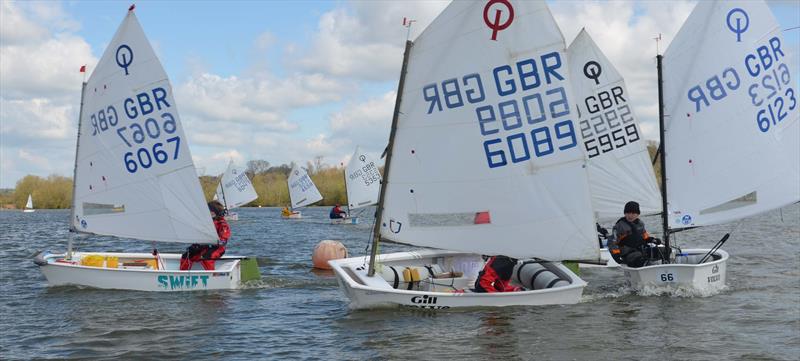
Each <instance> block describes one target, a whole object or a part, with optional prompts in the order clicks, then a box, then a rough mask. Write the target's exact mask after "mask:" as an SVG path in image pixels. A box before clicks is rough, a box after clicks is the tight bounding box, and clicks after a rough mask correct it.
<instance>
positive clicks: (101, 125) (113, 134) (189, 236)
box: [72, 11, 217, 243]
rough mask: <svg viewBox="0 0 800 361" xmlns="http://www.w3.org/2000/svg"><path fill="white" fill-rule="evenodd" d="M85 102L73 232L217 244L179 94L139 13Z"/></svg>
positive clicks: (115, 43)
mask: <svg viewBox="0 0 800 361" xmlns="http://www.w3.org/2000/svg"><path fill="white" fill-rule="evenodd" d="M83 101H84V103H83V111H82V114H81V126H80V130H79V131H80V133H79V137H78V154H77V160H76V162H77V164H76V171H75V194H74V198H73V199H74V200H73V207H74V218H73V219H72V223H73V228H74V229H75V230H77V231H79V232H87V233H95V234H102V235H113V236H119V237H129V238H137V239H143V240H153V241H171V242H183V243H213V242H216V240H217V235H216V232H215V230H214V227H213V225H212V222H211V217H210V215H209V211H208V207H207V206H206V202H205V199H204V198H203V192H202V190H201V188H200V182H199V181H198V178H197V173H196V172H195V168H194V164H193V162H192V156H191V154H190V153H189V146H188V140H187V139H186V136H185V134H184V131H183V126H182V124H181V121H180V116H179V115H178V110H177V107H176V104H175V98H174V96H173V94H172V86H171V85H170V83H169V80H168V79H167V75H166V73H165V72H164V69H163V68H162V66H161V63H160V62H159V61H158V58H157V57H156V54H155V53H154V52H153V48H152V47H151V46H150V43H149V42H148V40H147V38H146V37H145V35H144V32H143V31H142V28H141V26H140V25H139V22H138V20H137V19H136V15H135V14H134V13H133V11H129V12H128V14H127V16H126V17H125V19H124V20H123V22H122V24H121V25H120V27H119V29H118V30H117V32H116V34H115V35H114V37H113V39H112V40H111V42H110V43H109V45H108V47H107V48H106V51H105V52H104V53H103V56H102V57H101V58H100V62H99V63H98V64H97V68H96V69H95V70H94V72H92V75H91V77H90V78H89V80H88V82H87V84H86V86H85V88H84V94H83Z"/></svg>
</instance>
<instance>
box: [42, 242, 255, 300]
mask: <svg viewBox="0 0 800 361" xmlns="http://www.w3.org/2000/svg"><path fill="white" fill-rule="evenodd" d="M90 257H91V258H93V259H94V260H99V262H86V260H89V259H90ZM159 257H160V258H161V261H162V262H161V264H162V265H161V266H157V261H156V260H155V258H154V257H153V255H151V254H149V253H111V252H91V253H86V252H73V253H72V257H71V259H70V260H66V259H65V255H64V254H51V253H49V252H42V253H40V254H39V255H38V256H36V258H35V260H34V262H35V263H36V264H37V265H38V266H39V269H40V270H41V271H42V274H43V275H44V276H45V278H46V279H47V283H48V284H49V285H50V286H79V287H89V288H100V289H118V290H131V291H155V292H171V291H204V290H221V289H235V288H239V287H240V286H241V285H242V283H243V282H246V281H248V280H253V279H259V278H260V275H259V274H258V266H257V264H256V263H255V259H248V258H241V257H222V258H221V259H219V260H216V262H215V268H216V269H215V270H210V271H206V270H204V269H203V268H202V266H201V265H200V264H199V263H195V264H194V265H193V267H192V269H191V270H187V271H181V270H179V263H180V258H181V255H180V254H160V255H159ZM112 260H113V261H112ZM243 270H244V272H243Z"/></svg>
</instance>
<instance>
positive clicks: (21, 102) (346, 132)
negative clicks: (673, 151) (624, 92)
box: [0, 0, 800, 188]
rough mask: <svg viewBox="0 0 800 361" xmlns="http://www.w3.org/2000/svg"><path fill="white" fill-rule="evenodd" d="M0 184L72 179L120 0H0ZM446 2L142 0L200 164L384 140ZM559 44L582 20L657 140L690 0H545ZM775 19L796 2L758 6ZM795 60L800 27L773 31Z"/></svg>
mask: <svg viewBox="0 0 800 361" xmlns="http://www.w3.org/2000/svg"><path fill="white" fill-rule="evenodd" d="M0 3H1V4H2V5H1V6H2V8H0V188H12V187H14V185H15V184H16V182H17V180H19V179H20V178H21V177H23V176H25V175H27V174H35V175H39V176H47V175H50V174H60V175H65V176H70V177H71V176H72V167H73V163H74V157H75V153H74V152H75V139H76V126H77V119H78V108H79V105H80V104H79V103H80V88H81V81H82V75H81V74H80V73H79V72H78V69H79V68H80V66H81V65H83V64H87V65H88V69H89V71H90V72H91V70H92V69H93V67H94V65H95V64H96V63H97V61H98V59H99V58H100V56H101V55H102V53H103V51H104V49H105V47H106V45H107V44H108V42H109V41H110V40H111V37H112V36H113V34H114V32H115V31H116V30H117V27H118V26H119V24H120V23H121V22H122V19H123V18H124V16H125V14H126V12H127V9H128V6H129V5H130V1H126V2H119V1H105V2H103V1H69V2H57V1H25V2H17V1H6V0H0ZM447 3H448V2H447V1H444V2H439V1H416V2H415V1H407V0H406V1H286V2H282V1H269V2H266V1H265V2H258V1H238V2H237V1H226V2H213V1H192V2H189V1H158V2H156V1H139V2H138V3H137V7H136V15H137V17H138V18H139V21H140V23H141V24H142V27H143V28H144V31H145V34H146V35H147V37H148V38H149V40H150V42H151V43H152V44H153V47H154V48H155V49H156V52H157V54H158V55H159V58H160V60H161V63H162V64H163V65H164V67H165V69H166V70H167V73H168V74H169V77H170V80H171V82H172V86H173V88H174V90H175V97H176V102H177V106H178V109H179V110H180V114H181V118H182V121H183V125H184V129H185V132H186V134H187V136H188V137H189V144H190V146H191V149H192V155H193V156H194V160H195V164H196V166H197V168H198V173H200V174H201V175H202V174H207V175H216V174H219V173H221V172H222V171H223V170H224V168H225V166H226V164H227V161H228V160H229V159H233V160H234V161H236V162H237V163H239V164H243V163H244V162H246V161H247V160H251V159H264V160H267V161H269V162H270V163H271V164H274V165H279V164H281V163H289V162H291V161H295V162H298V163H305V162H306V161H308V160H311V159H313V158H314V157H316V156H322V157H323V161H324V162H325V163H328V164H331V165H333V164H339V163H340V162H346V161H347V160H348V158H349V156H350V154H351V153H352V152H353V150H354V148H355V146H356V145H361V146H362V147H363V148H365V149H366V150H368V151H370V152H372V153H374V154H376V155H377V154H378V153H380V152H381V151H382V150H383V148H384V146H385V144H386V141H387V138H388V134H389V125H390V122H391V116H392V109H393V106H394V99H395V89H396V87H397V79H398V76H399V71H400V64H401V61H402V53H403V44H404V41H405V39H406V31H407V29H406V28H404V27H403V26H402V21H403V17H408V18H411V19H415V20H416V23H414V25H413V27H412V28H411V38H412V39H413V38H414V37H415V36H416V35H417V34H419V33H420V32H421V31H422V30H423V29H424V28H425V26H426V25H427V24H428V23H430V22H431V21H432V20H433V19H434V18H435V17H436V15H437V14H438V13H439V12H440V11H441V10H442V9H443V8H444V7H445V6H446V5H447ZM548 3H549V4H550V6H551V11H552V12H553V14H554V16H555V18H556V21H557V22H558V23H559V25H560V26H561V30H562V32H563V34H564V38H565V40H566V41H567V45H568V44H569V43H570V42H571V41H572V39H574V38H575V36H576V35H577V34H578V32H579V31H580V29H581V27H583V26H585V27H586V28H587V30H588V31H589V33H590V34H591V36H592V37H593V39H594V40H595V41H596V42H597V43H598V44H599V46H600V48H602V49H603V50H604V52H605V54H606V55H607V56H608V58H609V59H610V60H611V61H612V62H613V63H614V65H615V67H616V68H617V69H618V70H619V71H620V72H621V73H622V75H623V76H624V77H625V80H626V83H627V87H628V92H629V93H630V99H631V101H632V102H633V104H634V106H635V113H636V115H637V116H638V118H639V119H640V121H641V122H642V128H643V131H644V133H645V137H647V138H650V139H656V138H657V121H656V116H657V104H656V101H657V98H656V89H655V84H656V81H655V58H654V57H655V53H656V45H655V42H654V40H653V38H654V37H655V36H656V35H657V34H659V33H661V34H662V38H663V40H662V42H661V44H660V47H661V51H662V52H663V50H664V49H665V48H666V47H667V46H668V45H669V42H670V40H671V39H672V37H673V36H674V35H675V34H676V32H677V31H678V29H679V28H680V25H681V24H682V23H683V21H684V20H685V19H686V18H687V16H688V15H689V13H690V12H691V10H692V8H693V7H694V4H695V2H694V1H663V2H661V1H612V2H607V1H598V2H595V1H589V2H587V1H558V2H550V1H549V2H548ZM768 3H769V5H770V8H771V9H772V11H773V13H774V14H775V16H776V17H777V19H778V21H779V23H780V25H781V28H782V29H788V28H792V27H797V26H800V5H798V4H799V3H800V2H798V1H796V0H794V1H793V0H786V1H770V2H768ZM783 34H784V38H785V42H787V43H788V48H790V49H791V50H790V51H791V52H792V55H793V60H792V63H793V64H795V69H797V67H798V66H797V59H798V58H797V56H796V54H798V50H799V49H798V48H799V47H800V45H798V44H800V40H798V39H799V36H800V35H799V34H800V30H797V29H795V30H789V31H785V32H784V33H783Z"/></svg>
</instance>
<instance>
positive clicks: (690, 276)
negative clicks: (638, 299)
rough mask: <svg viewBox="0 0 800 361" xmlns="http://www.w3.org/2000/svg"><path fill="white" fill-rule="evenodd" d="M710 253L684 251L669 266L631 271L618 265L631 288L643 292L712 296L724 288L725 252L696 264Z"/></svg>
mask: <svg viewBox="0 0 800 361" xmlns="http://www.w3.org/2000/svg"><path fill="white" fill-rule="evenodd" d="M709 251H710V249H685V250H682V252H681V253H680V254H679V255H677V256H675V259H674V260H673V261H672V263H667V264H656V265H651V266H645V267H639V268H632V267H628V266H626V265H619V267H620V268H621V269H622V270H623V271H624V272H625V279H626V281H627V282H628V284H629V285H630V287H631V288H633V289H635V290H637V291H642V290H652V291H658V290H660V289H666V290H684V291H688V292H691V293H693V294H695V293H696V294H700V295H711V294H713V293H715V292H717V291H719V290H721V289H722V288H724V287H725V278H726V273H727V262H728V257H729V255H728V252H725V251H723V250H721V249H718V250H716V251H715V252H714V253H713V254H712V255H711V256H709V257H708V259H707V260H706V261H705V262H703V263H699V264H698V262H699V261H700V260H701V259H702V258H703V256H705V255H706V254H707V253H708V252H709Z"/></svg>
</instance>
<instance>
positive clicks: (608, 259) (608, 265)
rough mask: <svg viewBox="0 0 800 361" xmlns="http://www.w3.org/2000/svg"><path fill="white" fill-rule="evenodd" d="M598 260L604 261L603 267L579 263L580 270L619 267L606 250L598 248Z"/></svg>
mask: <svg viewBox="0 0 800 361" xmlns="http://www.w3.org/2000/svg"><path fill="white" fill-rule="evenodd" d="M600 260H602V261H606V264H605V265H601V264H592V263H581V264H580V267H581V268H616V267H619V263H617V261H615V260H614V258H612V257H611V253H609V252H608V248H600Z"/></svg>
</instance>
